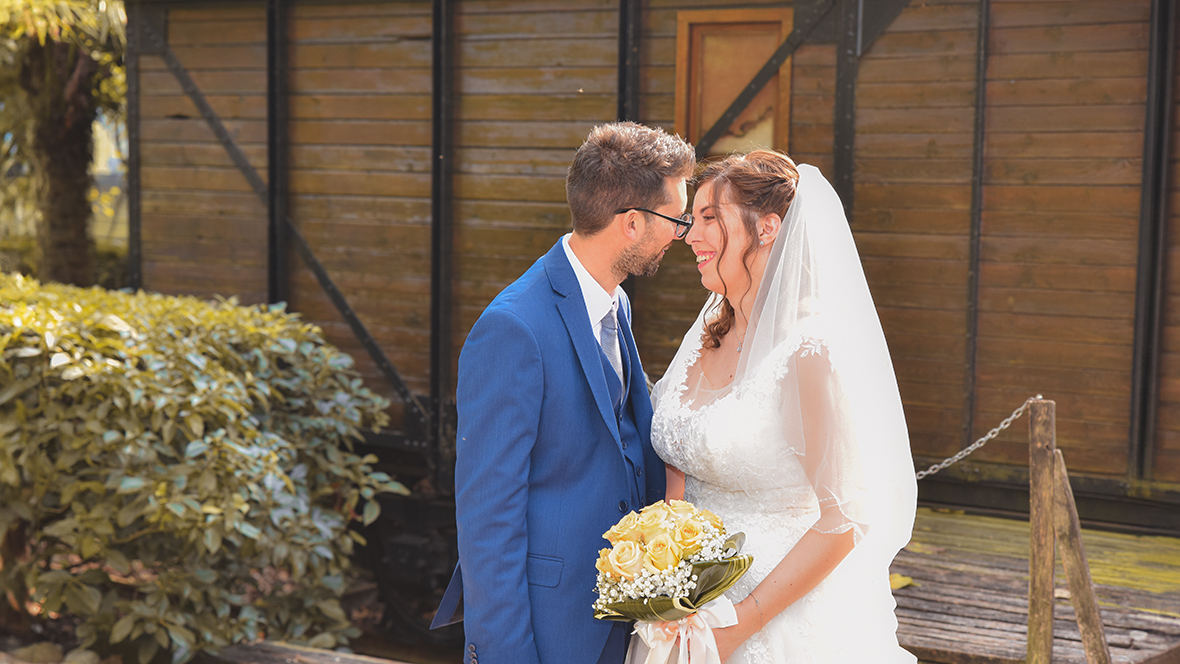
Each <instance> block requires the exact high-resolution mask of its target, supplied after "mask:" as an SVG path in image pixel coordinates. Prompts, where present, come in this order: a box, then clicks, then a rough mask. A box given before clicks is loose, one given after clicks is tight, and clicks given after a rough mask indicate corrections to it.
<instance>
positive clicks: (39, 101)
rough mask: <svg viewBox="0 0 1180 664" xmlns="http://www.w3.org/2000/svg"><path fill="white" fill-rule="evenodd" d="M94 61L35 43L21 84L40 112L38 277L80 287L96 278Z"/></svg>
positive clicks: (65, 47)
mask: <svg viewBox="0 0 1180 664" xmlns="http://www.w3.org/2000/svg"><path fill="white" fill-rule="evenodd" d="M96 69H97V65H96V63H95V62H94V60H92V59H91V58H90V56H89V55H87V54H86V53H84V52H82V51H79V50H78V49H76V48H74V47H72V46H70V45H69V44H62V43H58V42H54V41H52V40H46V43H45V45H44V46H42V45H40V44H39V43H36V42H34V43H33V44H32V45H31V46H30V47H29V49H28V51H27V52H26V55H25V57H24V60H23V62H22V68H21V85H22V87H23V88H24V89H25V91H26V92H27V93H28V95H29V100H30V102H31V103H30V106H31V107H32V108H34V109H36V110H35V112H36V119H35V121H34V127H33V131H32V136H31V137H30V138H31V139H32V145H33V155H32V159H33V162H34V166H35V168H36V171H37V172H36V177H37V189H38V197H39V199H40V206H39V207H40V210H41V224H40V227H39V230H38V240H39V244H40V247H41V262H40V266H39V268H38V270H37V276H38V277H39V278H40V279H41V280H42V281H57V282H61V283H66V284H74V285H76V286H90V285H92V284H93V283H94V267H93V242H92V240H91V237H90V214H91V209H90V201H89V200H88V199H87V194H88V193H89V191H90V189H91V188H92V187H93V186H94V183H93V179H92V178H91V176H90V163H91V161H92V158H93V151H94V150H93V148H94V129H93V126H94V119H95V115H96V113H97V109H96V107H95V104H94V100H93V99H92V98H91V94H90V90H91V85H90V78H91V77H92V76H93V75H94V73H95V70H96Z"/></svg>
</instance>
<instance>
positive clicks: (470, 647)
mask: <svg viewBox="0 0 1180 664" xmlns="http://www.w3.org/2000/svg"><path fill="white" fill-rule="evenodd" d="M467 649H468V650H470V651H471V652H475V644H474V643H472V644H471V645H469V646H467Z"/></svg>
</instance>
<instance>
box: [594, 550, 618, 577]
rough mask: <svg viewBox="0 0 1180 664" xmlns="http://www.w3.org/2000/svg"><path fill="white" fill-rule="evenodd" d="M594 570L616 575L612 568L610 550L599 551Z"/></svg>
mask: <svg viewBox="0 0 1180 664" xmlns="http://www.w3.org/2000/svg"><path fill="white" fill-rule="evenodd" d="M594 568H595V569H597V570H598V571H599V572H602V573H603V574H610V575H613V574H614V570H612V569H611V567H610V549H599V550H598V560H596V561H595V562H594Z"/></svg>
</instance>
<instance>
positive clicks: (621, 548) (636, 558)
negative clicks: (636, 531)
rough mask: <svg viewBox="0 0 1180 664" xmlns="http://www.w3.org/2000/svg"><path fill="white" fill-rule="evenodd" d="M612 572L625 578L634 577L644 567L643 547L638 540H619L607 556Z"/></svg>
mask: <svg viewBox="0 0 1180 664" xmlns="http://www.w3.org/2000/svg"><path fill="white" fill-rule="evenodd" d="M606 560H607V564H608V565H610V573H611V574H613V575H615V576H621V577H623V578H624V579H634V578H635V575H636V574H639V571H640V570H642V569H643V562H644V558H643V547H642V546H640V545H639V543H638V542H631V541H625V542H619V543H618V544H616V545H615V548H613V549H611V550H610V553H609V554H607V556H606Z"/></svg>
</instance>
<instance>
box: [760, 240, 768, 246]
mask: <svg viewBox="0 0 1180 664" xmlns="http://www.w3.org/2000/svg"><path fill="white" fill-rule="evenodd" d="M764 244H766V240H758V246H759V247H761V246H762V245H764Z"/></svg>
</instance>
